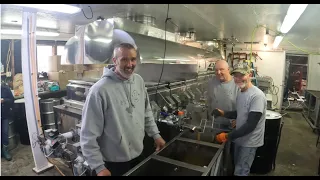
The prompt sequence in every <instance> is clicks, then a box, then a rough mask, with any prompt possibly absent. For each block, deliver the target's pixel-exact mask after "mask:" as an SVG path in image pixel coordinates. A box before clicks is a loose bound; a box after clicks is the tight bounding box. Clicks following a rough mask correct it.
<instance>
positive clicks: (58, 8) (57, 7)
mask: <svg viewBox="0 0 320 180" xmlns="http://www.w3.org/2000/svg"><path fill="white" fill-rule="evenodd" d="M11 5H14V6H22V7H28V8H36V9H42V10H46V11H55V12H61V13H67V14H74V13H77V12H80V10H81V9H80V8H78V7H75V6H71V5H67V4H11Z"/></svg>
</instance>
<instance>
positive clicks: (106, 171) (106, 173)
mask: <svg viewBox="0 0 320 180" xmlns="http://www.w3.org/2000/svg"><path fill="white" fill-rule="evenodd" d="M97 176H111V172H110V171H109V170H108V169H104V170H102V171H100V172H99V173H98V174H97Z"/></svg>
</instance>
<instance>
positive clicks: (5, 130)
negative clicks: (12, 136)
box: [1, 118, 9, 146]
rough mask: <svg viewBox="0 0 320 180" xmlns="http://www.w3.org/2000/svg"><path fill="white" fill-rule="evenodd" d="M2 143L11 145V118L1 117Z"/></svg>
mask: <svg viewBox="0 0 320 180" xmlns="http://www.w3.org/2000/svg"><path fill="white" fill-rule="evenodd" d="M1 144H2V145H5V146H8V145H9V119H3V118H1Z"/></svg>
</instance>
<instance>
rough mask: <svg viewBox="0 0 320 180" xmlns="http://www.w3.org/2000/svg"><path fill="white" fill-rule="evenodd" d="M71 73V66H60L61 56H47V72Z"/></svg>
mask: <svg viewBox="0 0 320 180" xmlns="http://www.w3.org/2000/svg"><path fill="white" fill-rule="evenodd" d="M61 70H62V71H67V72H69V71H73V65H72V64H70V65H61V56H56V55H55V56H49V58H48V72H58V71H61Z"/></svg>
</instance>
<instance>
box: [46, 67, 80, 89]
mask: <svg viewBox="0 0 320 180" xmlns="http://www.w3.org/2000/svg"><path fill="white" fill-rule="evenodd" d="M48 78H49V80H52V81H56V82H58V83H59V86H60V89H61V90H65V89H66V87H67V84H68V83H69V80H75V79H78V78H77V73H76V72H74V71H71V72H48Z"/></svg>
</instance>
